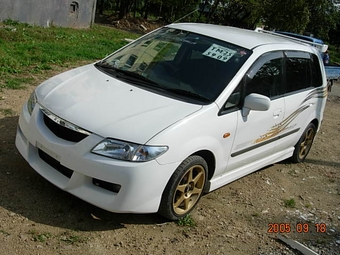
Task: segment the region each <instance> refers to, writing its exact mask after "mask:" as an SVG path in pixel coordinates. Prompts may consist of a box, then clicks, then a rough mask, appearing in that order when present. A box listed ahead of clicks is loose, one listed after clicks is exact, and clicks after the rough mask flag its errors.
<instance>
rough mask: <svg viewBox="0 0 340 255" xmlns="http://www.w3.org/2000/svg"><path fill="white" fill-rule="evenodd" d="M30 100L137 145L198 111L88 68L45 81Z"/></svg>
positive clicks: (101, 134) (79, 123) (93, 128)
mask: <svg viewBox="0 0 340 255" xmlns="http://www.w3.org/2000/svg"><path fill="white" fill-rule="evenodd" d="M36 96H37V99H38V102H39V104H40V105H42V106H43V107H45V108H46V109H48V110H49V111H51V112H52V113H54V114H55V115H57V116H59V117H60V118H62V119H65V120H67V121H69V122H71V123H73V124H75V125H77V126H79V127H81V128H83V129H86V130H88V131H91V132H93V133H96V134H98V135H100V136H103V137H111V138H116V139H122V140H127V141H131V142H136V143H141V144H143V143H146V142H147V141H148V140H149V139H150V138H152V137H153V136H154V135H156V134H157V133H159V132H161V131H162V130H164V129H165V128H167V127H168V126H170V125H171V124H173V123H175V122H177V121H179V120H181V119H183V118H185V117H186V116H188V115H190V114H192V113H193V112H195V111H198V110H199V109H201V108H202V106H201V105H195V104H190V103H186V102H182V101H179V100H175V99H172V98H168V97H166V96H162V95H159V94H156V93H153V92H151V91H147V90H144V89H141V88H139V87H136V86H133V85H130V84H127V83H124V82H122V81H120V80H117V79H115V78H113V77H111V76H109V75H107V74H105V73H103V72H101V71H99V70H98V69H97V68H96V67H94V65H87V66H83V67H80V68H77V69H73V70H71V71H68V72H65V73H62V74H60V75H57V76H55V77H53V78H51V79H49V80H47V81H45V82H44V83H43V84H41V85H40V86H39V87H38V88H37V89H36Z"/></svg>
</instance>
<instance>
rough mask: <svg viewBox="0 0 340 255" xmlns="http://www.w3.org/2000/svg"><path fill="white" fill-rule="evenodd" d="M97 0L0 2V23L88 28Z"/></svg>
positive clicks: (4, 0)
mask: <svg viewBox="0 0 340 255" xmlns="http://www.w3.org/2000/svg"><path fill="white" fill-rule="evenodd" d="M96 1H97V0H0V21H3V20H6V19H12V20H17V21H19V22H24V23H28V24H31V25H39V26H44V27H49V26H52V25H54V26H61V27H77V28H88V27H91V25H92V24H93V22H94V15H95V10H96Z"/></svg>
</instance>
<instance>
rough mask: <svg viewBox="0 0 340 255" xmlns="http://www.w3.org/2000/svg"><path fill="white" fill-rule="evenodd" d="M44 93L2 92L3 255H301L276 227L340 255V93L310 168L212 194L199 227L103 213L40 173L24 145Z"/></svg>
mask: <svg viewBox="0 0 340 255" xmlns="http://www.w3.org/2000/svg"><path fill="white" fill-rule="evenodd" d="M59 71H62V70H57V72H59ZM51 75H52V73H50V72H46V73H44V74H43V75H42V76H41V77H37V78H36V84H38V83H39V82H41V81H42V80H44V79H45V78H46V77H48V76H51ZM34 87H35V86H33V85H28V86H27V88H26V89H24V90H4V89H2V90H1V91H0V144H1V146H0V194H1V195H0V242H1V245H0V254H7V255H12V254H32V255H33V254H34V255H38V254H44V255H52V254H65V255H68V254H83V255H87V254H93V255H94V254H96V255H97V254H101V255H106V254H122V255H125V254H133V255H135V254H137V255H138V254H148V255H149V254H169V255H170V254H171V255H174V254H179V255H181V254H199V255H200V254H202V255H208V254H211V255H215V254H301V253H300V252H297V251H295V250H293V249H292V248H290V247H289V246H287V245H285V244H284V243H282V242H281V241H279V240H278V239H277V233H269V232H270V230H274V231H273V232H275V226H285V228H284V229H287V226H289V227H290V228H291V232H290V233H286V234H285V236H286V237H288V238H292V239H294V240H297V241H299V242H300V243H302V244H304V245H306V246H308V247H309V248H310V249H312V250H314V251H315V252H317V253H318V254H327V255H335V254H340V225H339V223H340V175H339V169H340V155H339V147H340V138H339V131H340V118H339V113H340V84H335V85H334V88H333V91H332V92H331V93H330V94H329V97H328V102H327V106H326V110H325V118H324V121H323V124H322V127H321V130H320V132H319V133H318V135H317V137H316V139H315V143H314V145H313V147H312V150H311V152H310V154H309V156H308V159H307V160H306V162H305V163H302V164H292V163H290V162H288V161H285V162H280V163H278V164H275V165H272V166H269V167H267V168H265V169H263V170H262V171H258V172H256V173H254V174H251V175H249V176H246V177H244V178H242V179H240V180H238V181H235V182H233V183H232V184H230V185H227V186H225V187H223V188H221V189H218V190H216V191H214V192H212V193H210V194H207V195H205V196H204V197H203V198H202V199H201V201H200V203H199V205H198V207H197V208H196V209H195V210H194V211H193V212H192V214H191V216H192V219H193V221H194V223H195V224H196V226H179V225H178V224H177V223H176V222H168V221H166V220H164V218H162V217H160V216H158V215H157V214H150V215H133V214H115V213H110V212H106V211H103V210H101V209H98V208H96V207H94V206H92V205H90V204H87V203H85V202H83V201H81V200H79V199H77V198H75V197H73V196H71V195H69V194H68V193H65V192H63V191H61V190H59V189H58V188H56V187H55V186H53V185H52V184H50V183H49V182H47V181H46V180H44V179H43V178H42V177H40V176H39V175H38V174H37V173H36V172H35V171H33V170H32V169H31V168H30V166H29V165H28V164H27V163H26V162H25V161H24V160H23V158H22V157H21V156H20V155H19V153H18V152H17V150H16V148H15V145H14V140H15V131H16V126H17V121H18V115H19V113H20V108H21V106H22V104H23V103H24V101H25V100H26V99H27V98H28V96H29V94H30V92H31V91H32V90H33V89H34ZM289 200H290V203H289V202H287V201H289ZM285 201H286V203H285ZM294 202H295V205H294ZM285 204H286V205H285ZM290 206H291V207H290ZM275 224H279V225H275ZM280 224H286V225H280ZM307 228H308V229H307ZM301 231H302V232H305V231H306V232H307V233H299V232H301Z"/></svg>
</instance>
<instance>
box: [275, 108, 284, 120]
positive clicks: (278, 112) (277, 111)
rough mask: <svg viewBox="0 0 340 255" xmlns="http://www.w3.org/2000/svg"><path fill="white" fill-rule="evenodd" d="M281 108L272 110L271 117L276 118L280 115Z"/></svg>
mask: <svg viewBox="0 0 340 255" xmlns="http://www.w3.org/2000/svg"><path fill="white" fill-rule="evenodd" d="M281 112H282V110H281V109H276V110H275V111H274V112H273V117H274V118H277V117H279V116H280V114H281Z"/></svg>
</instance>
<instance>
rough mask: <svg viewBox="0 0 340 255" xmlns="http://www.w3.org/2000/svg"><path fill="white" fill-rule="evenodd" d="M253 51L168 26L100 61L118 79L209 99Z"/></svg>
mask: <svg viewBox="0 0 340 255" xmlns="http://www.w3.org/2000/svg"><path fill="white" fill-rule="evenodd" d="M251 53H252V52H251V51H250V50H247V49H244V48H242V47H240V46H237V45H234V44H231V43H228V42H225V41H221V40H217V39H214V38H210V37H207V36H204V35H200V34H195V33H192V32H187V31H182V30H177V29H173V28H166V27H165V28H161V29H159V30H156V31H155V32H152V33H151V34H149V35H147V36H144V37H142V38H140V39H138V40H136V41H134V42H133V43H132V44H130V45H128V46H127V47H125V48H123V49H122V50H119V51H117V52H115V53H114V54H112V55H110V56H109V57H107V58H105V59H104V60H103V61H101V62H100V63H98V65H97V66H99V68H100V67H101V70H103V71H105V72H107V73H109V74H112V75H114V76H115V77H117V78H122V79H125V80H128V81H130V82H132V83H133V84H136V85H140V86H148V87H149V88H150V87H152V88H153V89H154V90H158V91H160V90H162V93H165V94H168V95H169V96H170V95H171V96H174V95H177V96H178V97H182V98H185V97H191V98H195V99H196V100H201V101H202V102H203V101H204V102H205V103H209V102H212V101H214V100H215V99H216V98H217V97H218V96H219V95H220V93H221V92H222V91H223V90H224V89H225V87H226V86H227V85H228V83H229V82H230V80H231V79H232V78H233V77H234V75H235V74H236V72H237V71H238V70H239V69H240V67H241V66H242V65H243V63H244V62H245V61H246V60H247V58H248V57H249V56H250V55H251ZM120 74H121V75H120ZM138 77H139V78H140V79H138ZM130 78H131V79H130ZM138 80H139V81H140V82H138ZM147 81H149V82H147Z"/></svg>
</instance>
